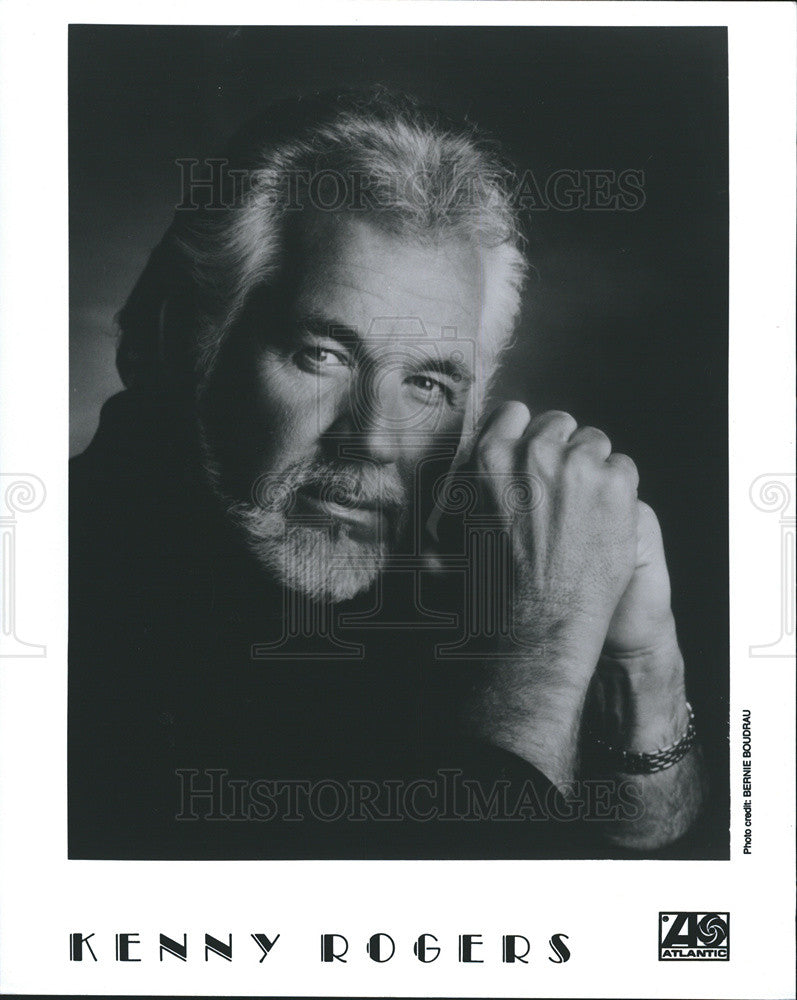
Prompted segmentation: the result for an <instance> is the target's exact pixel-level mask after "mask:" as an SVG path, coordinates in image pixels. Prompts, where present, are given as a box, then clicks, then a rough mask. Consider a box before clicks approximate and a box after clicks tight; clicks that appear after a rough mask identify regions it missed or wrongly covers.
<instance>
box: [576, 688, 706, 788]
mask: <svg viewBox="0 0 797 1000" xmlns="http://www.w3.org/2000/svg"><path fill="white" fill-rule="evenodd" d="M686 707H687V709H688V710H689V722H688V723H687V726H686V731H685V732H684V734H683V735H682V736H679V737H678V739H677V740H675V742H674V743H671V744H670V745H669V746H666V747H662V748H661V749H660V750H654V751H653V753H635V752H634V751H632V750H620V749H618V748H617V747H613V746H611V745H610V744H609V743H607V742H606V741H605V740H599V739H597V738H596V739H595V740H594V742H595V743H596V744H597V745H598V746H599V747H600V748H601V751H602V752H603V754H604V755H605V756H606V757H608V758H611V761H610V763H611V765H612V769H613V770H615V771H622V772H623V773H625V774H655V773H656V772H657V771H666V769H667V768H668V767H672V766H673V764H677V763H678V761H680V760H682V759H683V758H684V757H685V756H686V755H687V754H688V753H689V751H690V750H691V749H692V747H693V746H694V745H695V743H696V742H697V731H696V729H695V713H694V712H693V710H692V706H691V705H690V704H689V702H687V703H686Z"/></svg>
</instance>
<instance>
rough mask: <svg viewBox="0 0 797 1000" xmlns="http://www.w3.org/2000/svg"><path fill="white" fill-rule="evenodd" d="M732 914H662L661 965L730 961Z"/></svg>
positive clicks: (660, 934) (660, 929)
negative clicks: (667, 963) (664, 963)
mask: <svg viewBox="0 0 797 1000" xmlns="http://www.w3.org/2000/svg"><path fill="white" fill-rule="evenodd" d="M730 927H731V917H730V914H729V913H697V912H694V913H693V912H688V911H685V912H681V913H659V961H660V962H727V961H728V959H729V958H730Z"/></svg>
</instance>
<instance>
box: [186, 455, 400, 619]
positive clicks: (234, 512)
mask: <svg viewBox="0 0 797 1000" xmlns="http://www.w3.org/2000/svg"><path fill="white" fill-rule="evenodd" d="M204 464H205V470H206V472H207V474H208V477H209V480H210V483H211V486H212V487H213V491H214V493H215V494H216V496H217V497H218V499H219V500H221V502H222V503H223V505H224V508H225V511H226V514H227V516H228V518H229V519H230V522H231V523H232V524H233V525H234V526H235V527H236V528H237V529H238V531H239V533H240V534H241V535H242V537H243V539H244V542H245V544H246V546H247V548H248V549H249V551H250V552H251V553H252V555H253V556H254V557H255V559H256V560H257V562H258V564H259V565H260V566H261V567H262V568H263V569H264V570H265V571H266V572H267V573H268V574H269V575H270V576H271V577H272V578H274V579H275V580H276V581H277V582H278V583H280V584H282V585H283V586H285V587H288V588H290V589H291V590H295V591H297V592H298V593H300V594H303V595H305V596H307V597H310V598H312V599H315V600H319V601H329V602H337V601H346V600H349V599H350V598H352V597H355V596H356V595H357V594H359V593H362V592H363V591H365V590H367V589H368V588H369V587H370V586H371V585H372V584H373V583H374V582H375V581H376V579H377V577H378V576H379V574H380V572H381V571H382V569H383V568H384V566H385V564H386V562H387V559H388V556H389V553H390V551H391V544H395V542H396V540H397V539H398V537H399V536H400V534H401V531H402V530H403V528H404V525H405V524H406V519H407V516H408V507H409V504H408V495H407V490H406V489H405V488H404V487H403V486H402V485H401V483H400V482H399V481H398V479H397V478H395V475H394V476H390V475H389V474H387V473H384V472H382V471H381V470H379V469H376V468H374V467H373V466H370V465H362V466H358V465H345V466H342V465H339V464H334V463H325V462H323V461H307V462H299V463H296V464H294V465H292V466H289V467H288V468H287V469H284V470H282V471H280V472H279V473H274V474H273V475H272V474H265V475H263V476H261V477H260V479H259V480H258V481H257V482H256V484H255V489H254V491H253V493H254V496H253V499H252V500H246V501H235V500H234V499H232V498H231V497H229V496H227V495H226V494H225V493H224V492H223V491H222V489H221V488H220V485H219V484H220V478H221V476H220V471H219V468H218V465H217V464H216V462H215V461H213V459H212V458H211V457H210V455H209V454H208V450H207V449H206V455H205V463H204ZM302 486H312V487H313V488H314V489H315V490H317V491H319V490H320V492H321V494H322V495H323V496H324V497H325V498H326V499H328V500H331V501H333V502H343V503H345V502H346V500H347V499H348V500H349V502H354V503H357V502H362V503H370V504H375V505H378V506H379V507H380V508H381V509H382V510H383V512H384V513H385V515H386V518H387V523H388V524H389V526H390V527H389V531H390V538H386V537H383V536H381V535H380V536H379V537H375V538H374V539H373V540H365V539H363V538H361V537H359V538H358V537H352V535H351V534H350V532H349V529H348V527H347V525H346V524H345V523H344V522H341V521H339V520H336V519H335V518H330V519H328V520H326V519H323V518H321V519H320V523H317V524H307V523H302V522H301V521H299V520H293V519H292V518H291V516H290V512H291V508H292V506H293V502H294V499H295V497H296V492H297V490H298V489H300V488H301V487H302Z"/></svg>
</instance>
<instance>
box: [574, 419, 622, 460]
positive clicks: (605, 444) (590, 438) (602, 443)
mask: <svg viewBox="0 0 797 1000" xmlns="http://www.w3.org/2000/svg"><path fill="white" fill-rule="evenodd" d="M568 444H570V445H573V446H574V447H583V448H587V449H589V451H591V452H592V453H593V454H594V455H596V456H597V457H598V458H600V460H601V461H602V462H603V461H605V460H606V459H607V458H608V457H609V456H610V455H611V453H612V443H611V441H610V440H609V439H608V437H607V436H606V435H605V434H604V433H603V431H601V430H599V429H598V428H597V427H579V428H578V430H577V431H574V432H573V433H572V434H571V435H570V439H569V441H568Z"/></svg>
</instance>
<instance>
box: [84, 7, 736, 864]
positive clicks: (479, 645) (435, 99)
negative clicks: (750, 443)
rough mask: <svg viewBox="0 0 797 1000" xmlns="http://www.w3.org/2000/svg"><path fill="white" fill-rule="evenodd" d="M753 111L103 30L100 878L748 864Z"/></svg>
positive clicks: (638, 51) (548, 68)
mask: <svg viewBox="0 0 797 1000" xmlns="http://www.w3.org/2000/svg"><path fill="white" fill-rule="evenodd" d="M726 77H727V43H726V35H725V32H724V31H723V29H721V28H705V29H699V28H684V29H669V30H664V29H644V28H640V29H633V28H616V29H612V28H586V29H577V28H573V29H568V28H527V29H510V28H492V29H487V30H484V29H481V30H480V29H472V28H448V29H436V28H431V27H427V28H423V27H413V28H373V29H369V28H322V27H305V28H290V27H289V28H281V29H278V28H260V27H250V28H224V27H201V28H200V27H198V28H191V27H152V26H151V27H147V26H142V27H111V26H99V25H98V26H80V25H74V26H72V28H71V30H70V143H71V144H70V279H71V281H70V294H71V299H70V304H71V308H70V337H71V340H70V351H71V354H70V364H71V367H70V379H71V393H72V396H71V403H72V409H71V421H72V425H71V434H72V441H73V446H74V449H75V452H76V453H77V454H76V457H75V458H74V459H73V460H72V463H71V466H70V486H71V498H70V504H71V506H70V574H71V575H70V608H69V614H70V623H69V627H70V633H69V643H70V645H69V671H70V676H69V754H70V756H69V782H70V783H69V822H70V827H69V850H70V856H71V857H75V858H218V859H223V858H281V857H286V858H290V857H295V858H338V857H340V858H387V857H394V858H403V857H409V858H419V857H425V858H481V857H485V858H539V857H552V858H564V857H596V858H604V857H618V856H619V857H639V856H642V857H651V856H656V857H672V858H699V857H715V858H722V857H727V855H728V802H727V796H728V789H727V781H726V780H725V777H724V776H725V773H726V770H727V726H728V701H727V690H728V661H727V644H728V638H727V636H728V604H727V591H728V568H727V551H726V550H727V522H726V516H725V514H724V510H725V508H726V507H727V487H726V481H727V446H726V441H727V373H726V356H727V348H728V343H727V310H728V304H727V303H728V291H727V283H728V275H727V255H728V219H727V212H728V207H727V199H728V159H727V95H726ZM227 132H232V133H233V134H232V137H231V138H230V137H229V136H227V135H226V133H227ZM170 209H171V211H170ZM161 230H163V231H162V232H161ZM106 394H107V395H108V398H107V400H106V399H104V398H103V397H105V396H106ZM100 403H101V404H102V406H101V409H100V407H99V405H98V404H100Z"/></svg>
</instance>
